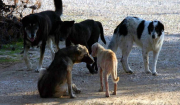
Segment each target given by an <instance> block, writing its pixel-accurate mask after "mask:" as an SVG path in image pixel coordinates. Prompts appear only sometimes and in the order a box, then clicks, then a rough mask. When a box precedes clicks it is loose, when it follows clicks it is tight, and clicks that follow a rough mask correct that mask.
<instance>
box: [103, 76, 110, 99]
mask: <svg viewBox="0 0 180 105" xmlns="http://www.w3.org/2000/svg"><path fill="white" fill-rule="evenodd" d="M104 76H105V77H104V82H105V86H106V97H109V96H110V94H109V83H108V77H109V74H108V73H105V75H104Z"/></svg>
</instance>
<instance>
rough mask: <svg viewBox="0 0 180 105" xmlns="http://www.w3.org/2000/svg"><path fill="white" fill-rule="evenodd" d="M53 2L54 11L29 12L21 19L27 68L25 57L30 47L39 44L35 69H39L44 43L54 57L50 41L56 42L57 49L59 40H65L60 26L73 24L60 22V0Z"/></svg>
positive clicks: (40, 67)
mask: <svg viewBox="0 0 180 105" xmlns="http://www.w3.org/2000/svg"><path fill="white" fill-rule="evenodd" d="M54 4H55V8H56V10H55V11H43V12H40V13H36V14H30V15H28V16H26V17H24V18H23V19H22V24H23V27H24V60H25V63H26V65H27V67H28V69H31V64H30V62H29V59H28V57H27V52H28V50H29V48H30V47H33V46H40V50H41V51H40V60H39V66H38V68H37V70H36V71H39V70H41V69H43V68H42V60H43V57H44V52H45V46H46V43H48V47H49V48H50V50H51V53H52V58H54V53H55V52H54V50H53V48H52V41H53V42H54V43H55V44H56V47H57V49H59V47H58V44H59V40H65V39H66V38H67V36H66V34H63V32H62V29H61V28H62V27H67V28H68V27H71V26H72V25H73V22H70V23H69V22H67V21H65V22H62V21H61V19H60V15H61V14H62V0H54ZM71 23H72V24H71ZM68 25H69V26H68Z"/></svg>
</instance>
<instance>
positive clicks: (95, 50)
mask: <svg viewBox="0 0 180 105" xmlns="http://www.w3.org/2000/svg"><path fill="white" fill-rule="evenodd" d="M100 49H104V48H103V46H102V45H100V44H99V43H98V42H96V43H94V44H93V45H92V46H91V50H92V53H91V55H92V56H93V57H97V53H98V50H100Z"/></svg>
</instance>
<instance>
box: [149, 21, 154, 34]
mask: <svg viewBox="0 0 180 105" xmlns="http://www.w3.org/2000/svg"><path fill="white" fill-rule="evenodd" d="M153 28H154V26H153V22H151V23H150V24H149V26H148V33H149V35H150V34H151V32H152V31H153Z"/></svg>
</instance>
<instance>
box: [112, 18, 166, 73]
mask: <svg viewBox="0 0 180 105" xmlns="http://www.w3.org/2000/svg"><path fill="white" fill-rule="evenodd" d="M163 40H164V25H163V24H162V23H161V22H160V21H157V20H155V21H147V20H143V19H141V18H137V17H130V16H128V17H126V18H125V19H124V20H123V21H122V22H121V23H120V24H119V25H118V26H117V27H116V29H115V30H114V34H113V37H112V39H111V41H110V44H109V45H108V48H109V49H111V50H113V51H114V52H116V51H117V48H118V47H119V48H120V49H121V50H122V59H121V62H122V66H123V69H124V70H125V72H126V73H133V71H132V70H131V68H130V67H129V65H128V56H129V53H130V52H131V49H132V46H133V43H134V42H135V43H136V44H137V45H138V46H140V47H141V48H142V55H143V61H144V66H145V72H146V73H151V71H150V70H149V57H148V53H149V52H150V51H153V68H152V75H157V72H156V64H157V60H158V56H159V52H160V50H161V47H162V45H163Z"/></svg>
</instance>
